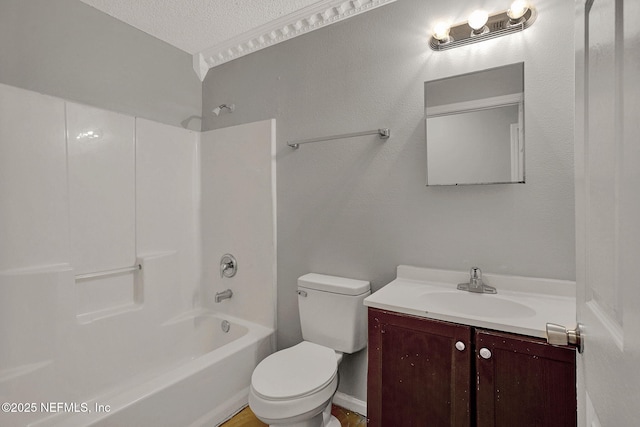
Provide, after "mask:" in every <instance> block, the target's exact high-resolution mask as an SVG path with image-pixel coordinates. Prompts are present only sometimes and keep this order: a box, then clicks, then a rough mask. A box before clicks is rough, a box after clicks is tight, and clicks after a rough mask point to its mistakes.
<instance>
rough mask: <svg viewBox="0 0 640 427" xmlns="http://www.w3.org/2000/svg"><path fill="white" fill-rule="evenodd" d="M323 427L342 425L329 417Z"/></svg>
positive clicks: (339, 426)
mask: <svg viewBox="0 0 640 427" xmlns="http://www.w3.org/2000/svg"><path fill="white" fill-rule="evenodd" d="M324 427H342V425H341V424H340V421H338V419H337V418H336V417H334V416H333V415H331V419H330V420H329V422H328V423H327V424H325V425H324Z"/></svg>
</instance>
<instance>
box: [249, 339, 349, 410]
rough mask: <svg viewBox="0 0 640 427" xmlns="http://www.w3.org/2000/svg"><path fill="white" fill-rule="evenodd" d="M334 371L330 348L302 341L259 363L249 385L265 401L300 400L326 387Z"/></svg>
mask: <svg viewBox="0 0 640 427" xmlns="http://www.w3.org/2000/svg"><path fill="white" fill-rule="evenodd" d="M337 372H338V362H337V358H336V353H335V351H334V350H333V349H330V348H327V347H324V346H321V345H318V344H314V343H311V342H308V341H303V342H301V343H300V344H297V345H295V346H293V347H290V348H287V349H284V350H280V351H278V352H276V353H273V354H272V355H270V356H268V357H267V358H265V359H264V360H263V361H262V362H260V363H259V364H258V366H257V367H256V368H255V370H254V371H253V375H252V376H251V387H252V390H253V392H254V393H255V394H256V395H257V396H259V397H261V398H262V399H265V400H270V401H278V400H291V399H299V398H302V397H305V396H309V395H312V394H315V393H317V392H319V391H320V390H322V389H324V388H326V387H327V386H329V385H330V384H331V383H332V382H333V381H334V379H335V377H336V375H337Z"/></svg>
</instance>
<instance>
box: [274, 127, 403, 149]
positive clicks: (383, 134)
mask: <svg viewBox="0 0 640 427" xmlns="http://www.w3.org/2000/svg"><path fill="white" fill-rule="evenodd" d="M365 135H378V137H379V138H380V139H389V136H390V135H391V129H389V128H381V129H375V130H368V131H364V132H356V133H343V134H341V135H332V136H321V137H320V138H310V139H301V140H298V141H289V142H288V143H287V145H288V146H289V147H291V148H298V147H300V145H302V144H309V143H310V142H319V141H330V140H332V139H342V138H354V137H356V136H365Z"/></svg>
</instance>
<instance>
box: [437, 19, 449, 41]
mask: <svg viewBox="0 0 640 427" xmlns="http://www.w3.org/2000/svg"><path fill="white" fill-rule="evenodd" d="M450 30H451V28H450V27H449V24H447V23H445V22H438V23H437V24H436V26H435V27H433V38H434V39H436V40H439V41H441V42H445V41H447V40H449V31H450Z"/></svg>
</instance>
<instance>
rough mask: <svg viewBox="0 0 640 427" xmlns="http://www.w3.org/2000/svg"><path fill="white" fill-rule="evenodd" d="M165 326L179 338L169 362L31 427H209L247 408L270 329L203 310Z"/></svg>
mask: <svg viewBox="0 0 640 427" xmlns="http://www.w3.org/2000/svg"><path fill="white" fill-rule="evenodd" d="M223 320H226V321H228V322H229V323H230V329H229V332H228V333H225V332H223V331H222V328H221V323H222V321H223ZM163 327H164V328H167V329H168V330H170V331H168V332H169V333H168V336H175V334H176V332H178V333H179V334H181V339H180V342H179V343H173V344H174V345H172V348H171V349H168V351H167V352H168V354H169V358H170V359H171V360H173V362H172V363H168V364H167V365H166V366H165V367H164V368H162V369H160V368H159V367H156V368H155V369H154V372H146V373H144V374H143V375H139V376H135V378H132V379H131V381H128V382H127V384H122V385H119V386H118V387H116V388H113V389H111V390H109V391H108V392H106V393H103V394H101V395H99V396H95V397H91V398H88V399H87V400H82V401H80V402H74V403H76V404H80V405H82V404H84V405H85V406H84V407H79V408H78V409H79V411H78V412H74V413H68V412H67V413H64V412H62V413H58V414H55V415H52V416H47V417H46V418H43V419H40V420H38V421H36V422H33V423H31V424H29V426H32V427H52V426H64V427H81V426H82V427H85V426H96V427H108V426H109V427H111V426H112V427H125V426H136V427H163V426H166V427H196V426H207V427H208V426H216V425H219V424H220V423H221V422H223V421H225V420H226V419H227V418H229V416H231V415H233V414H234V413H235V412H236V411H238V410H239V409H240V408H242V407H243V406H244V405H246V403H247V396H248V389H249V385H250V383H251V373H252V372H253V369H254V368H255V366H256V365H257V364H258V363H259V362H260V361H261V360H262V359H264V358H265V357H266V356H268V355H269V354H271V352H272V351H273V332H274V331H273V329H269V328H265V327H263V326H260V325H257V324H254V323H251V322H247V321H244V320H242V319H238V318H234V317H230V316H226V315H216V314H215V313H212V312H207V311H199V312H194V313H189V314H187V315H183V316H180V317H179V318H175V319H173V320H171V321H169V322H166V323H165V324H164V325H163ZM176 329H177V331H176ZM165 356H167V355H166V354H165ZM163 359H165V360H166V359H167V357H163ZM107 408H108V411H107ZM84 409H86V410H87V411H86V412H84V411H83V410H84Z"/></svg>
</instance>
